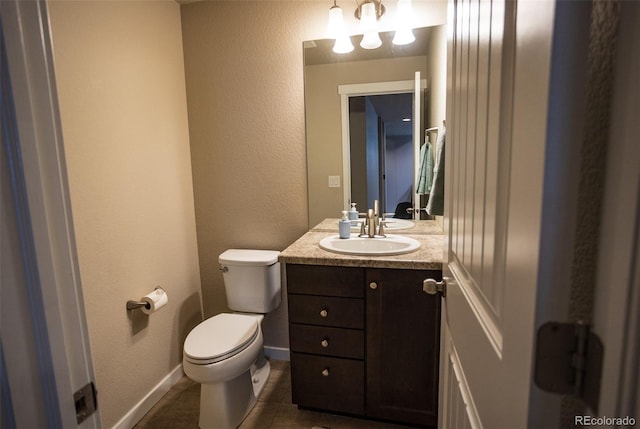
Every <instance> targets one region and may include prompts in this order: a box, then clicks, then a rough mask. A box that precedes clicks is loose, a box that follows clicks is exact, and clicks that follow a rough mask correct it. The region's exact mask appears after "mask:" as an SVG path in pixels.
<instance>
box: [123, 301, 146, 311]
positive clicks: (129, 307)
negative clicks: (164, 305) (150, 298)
mask: <svg viewBox="0 0 640 429" xmlns="http://www.w3.org/2000/svg"><path fill="white" fill-rule="evenodd" d="M141 307H145V308H146V309H147V310H148V309H150V308H151V305H150V304H149V303H148V302H142V301H132V300H129V301H127V310H135V309H136V308H141Z"/></svg>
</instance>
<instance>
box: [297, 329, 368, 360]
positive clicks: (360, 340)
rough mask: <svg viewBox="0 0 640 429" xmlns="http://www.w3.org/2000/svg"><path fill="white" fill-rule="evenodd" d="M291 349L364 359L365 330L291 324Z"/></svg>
mask: <svg viewBox="0 0 640 429" xmlns="http://www.w3.org/2000/svg"><path fill="white" fill-rule="evenodd" d="M289 338H290V347H291V351H294V352H302V353H313V354H319V355H325V356H337V357H345V358H351V359H364V331H361V330H355V329H343V328H329V327H326V326H312V325H298V324H294V323H292V324H290V325H289Z"/></svg>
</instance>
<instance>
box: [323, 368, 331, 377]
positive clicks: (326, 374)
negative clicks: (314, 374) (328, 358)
mask: <svg viewBox="0 0 640 429" xmlns="http://www.w3.org/2000/svg"><path fill="white" fill-rule="evenodd" d="M322 375H323V377H329V368H325V369H323V370H322Z"/></svg>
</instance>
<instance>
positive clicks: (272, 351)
mask: <svg viewBox="0 0 640 429" xmlns="http://www.w3.org/2000/svg"><path fill="white" fill-rule="evenodd" d="M264 355H265V356H266V357H268V358H270V359H273V360H286V361H288V360H291V357H290V356H289V349H285V348H284V347H272V346H265V347H264Z"/></svg>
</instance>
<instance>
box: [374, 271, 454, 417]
mask: <svg viewBox="0 0 640 429" xmlns="http://www.w3.org/2000/svg"><path fill="white" fill-rule="evenodd" d="M441 276H442V273H441V272H440V271H417V270H389V269H384V270H382V269H370V270H367V285H368V286H367V294H366V324H367V326H366V329H367V336H366V338H367V341H366V361H367V365H366V371H367V400H366V414H367V416H370V417H376V418H382V419H389V420H394V421H398V422H405V423H410V424H419V425H433V426H435V425H436V424H437V411H438V363H439V345H440V296H439V295H427V294H426V293H424V292H423V291H422V281H423V280H424V279H427V278H429V277H431V278H434V279H436V280H440V279H441ZM372 283H375V285H372Z"/></svg>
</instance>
